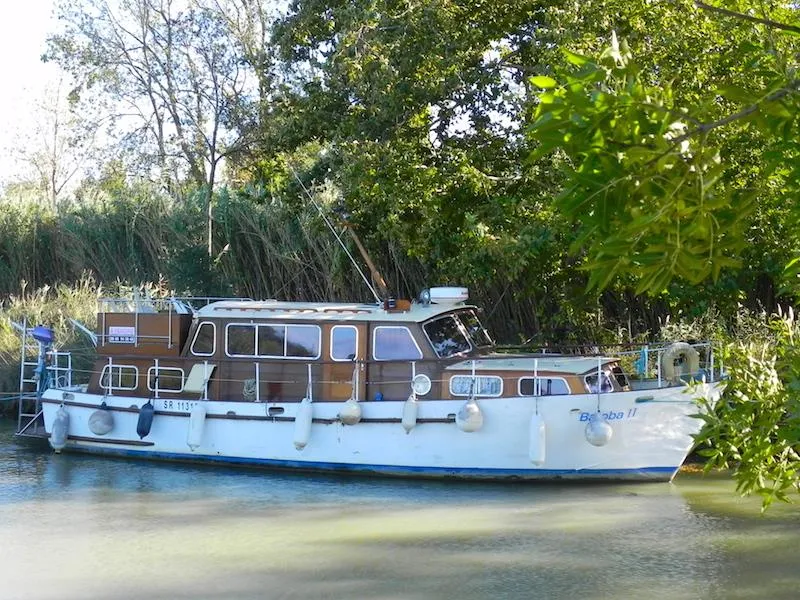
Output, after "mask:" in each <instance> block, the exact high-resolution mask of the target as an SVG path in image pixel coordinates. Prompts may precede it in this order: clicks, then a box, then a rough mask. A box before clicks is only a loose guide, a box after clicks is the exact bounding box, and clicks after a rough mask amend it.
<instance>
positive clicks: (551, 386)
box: [519, 377, 570, 396]
mask: <svg viewBox="0 0 800 600" xmlns="http://www.w3.org/2000/svg"><path fill="white" fill-rule="evenodd" d="M569 393H570V392H569V386H568V385H567V381H566V379H562V378H561V377H535V378H534V377H520V380H519V395H520V396H563V395H565V394H569Z"/></svg>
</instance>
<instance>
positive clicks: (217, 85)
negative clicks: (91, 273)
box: [46, 0, 249, 253]
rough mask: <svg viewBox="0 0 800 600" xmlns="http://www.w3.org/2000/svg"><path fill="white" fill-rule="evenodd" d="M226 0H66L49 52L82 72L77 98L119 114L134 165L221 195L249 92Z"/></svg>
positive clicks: (120, 136) (172, 184) (175, 186)
mask: <svg viewBox="0 0 800 600" xmlns="http://www.w3.org/2000/svg"><path fill="white" fill-rule="evenodd" d="M219 6H220V5H218V4H214V5H207V4H204V3H203V2H198V1H191V2H179V1H176V0H125V1H120V2H118V3H114V2H111V1H109V0H76V1H75V2H65V3H62V4H61V12H60V14H59V18H60V21H61V22H62V24H63V27H64V29H63V31H62V32H61V33H59V34H58V35H54V36H52V37H51V38H50V39H49V50H48V53H47V55H46V59H47V60H54V61H56V62H57V63H58V64H59V65H60V66H61V67H62V68H64V69H65V70H66V71H67V72H69V73H71V74H72V76H73V77H74V79H75V80H76V81H77V82H78V85H77V87H76V88H75V90H74V91H73V100H74V101H76V102H77V101H81V102H82V104H81V106H82V107H83V109H84V110H86V109H87V106H89V105H91V104H92V103H94V104H95V106H96V107H99V108H98V109H99V110H100V111H101V112H105V113H107V114H109V115H113V123H114V125H115V127H114V129H113V130H111V131H110V133H109V135H111V136H112V138H113V139H114V141H115V143H117V144H120V145H123V146H124V147H126V148H127V149H129V150H130V151H131V152H132V154H133V157H132V158H131V159H130V160H129V161H128V164H129V167H130V168H132V169H136V170H138V171H139V172H140V173H141V174H144V175H146V176H150V175H153V174H155V175H156V177H157V178H158V179H159V180H160V181H162V182H164V183H165V184H166V185H167V187H169V188H170V189H172V190H175V191H177V190H179V189H181V185H182V184H183V182H184V181H188V182H190V183H191V184H193V185H194V186H196V187H205V188H206V190H207V192H206V193H207V200H208V244H209V253H210V252H211V248H210V244H211V219H210V215H211V198H212V193H213V189H214V186H215V184H216V182H217V179H218V174H219V166H220V164H221V162H222V161H223V160H224V158H225V157H226V156H228V155H230V154H232V153H234V152H236V151H238V150H240V147H241V143H242V135H241V134H240V132H239V131H237V130H236V129H235V128H233V127H229V126H228V124H229V122H230V121H231V119H232V117H233V115H234V114H236V112H237V110H238V107H239V105H241V104H243V103H246V102H247V100H248V94H249V82H248V73H249V70H248V66H247V64H246V63H243V62H242V61H241V60H240V56H239V54H238V53H237V52H236V47H235V45H233V44H231V43H230V37H229V35H228V34H229V29H228V24H229V23H228V22H227V21H226V19H225V18H224V15H223V14H222V13H221V12H220V11H219V10H218V9H219Z"/></svg>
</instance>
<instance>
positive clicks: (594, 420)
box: [584, 411, 614, 446]
mask: <svg viewBox="0 0 800 600" xmlns="http://www.w3.org/2000/svg"><path fill="white" fill-rule="evenodd" d="M584 435H585V436H586V441H587V442H589V443H590V444H591V445H592V446H605V445H606V444H607V443H608V442H610V441H611V436H613V435H614V430H613V429H612V428H611V425H610V424H609V422H608V421H607V420H606V419H605V417H603V414H602V413H601V412H599V411H598V412H596V413H594V414H593V415H592V416H591V417H590V418H589V422H588V423H587V424H586V430H585V431H584Z"/></svg>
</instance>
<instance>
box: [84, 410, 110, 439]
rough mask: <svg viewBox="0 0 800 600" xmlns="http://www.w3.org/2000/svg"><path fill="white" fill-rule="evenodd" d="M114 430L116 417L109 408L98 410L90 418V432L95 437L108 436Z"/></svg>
mask: <svg viewBox="0 0 800 600" xmlns="http://www.w3.org/2000/svg"><path fill="white" fill-rule="evenodd" d="M112 429H114V415H113V414H111V411H110V410H108V409H107V408H98V409H97V410H96V411H94V412H93V413H92V414H91V415H90V416H89V430H90V431H91V432H92V433H93V434H95V435H106V434H107V433H110V432H111V430H112Z"/></svg>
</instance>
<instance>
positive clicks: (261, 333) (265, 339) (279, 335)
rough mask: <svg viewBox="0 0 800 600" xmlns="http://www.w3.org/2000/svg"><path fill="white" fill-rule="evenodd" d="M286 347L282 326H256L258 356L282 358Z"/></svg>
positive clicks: (284, 332)
mask: <svg viewBox="0 0 800 600" xmlns="http://www.w3.org/2000/svg"><path fill="white" fill-rule="evenodd" d="M285 347H286V327H284V326H283V325H259V326H258V355H259V356H270V357H273V358H283V356H284V348H285Z"/></svg>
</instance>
